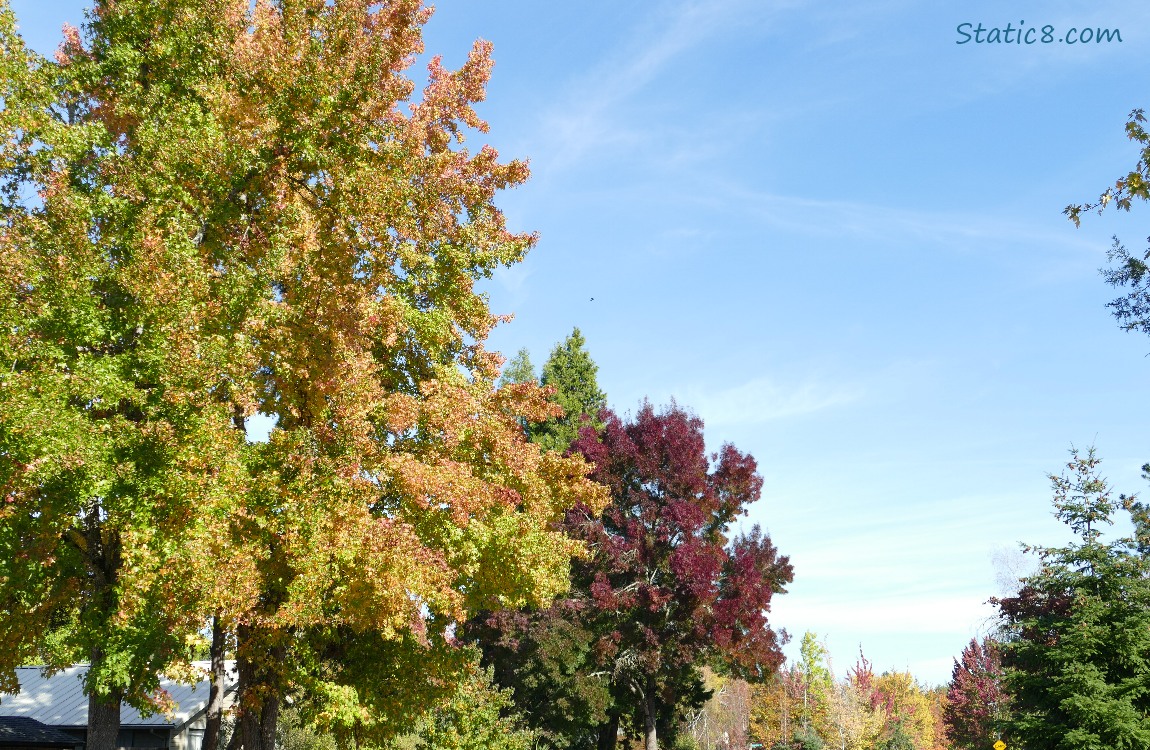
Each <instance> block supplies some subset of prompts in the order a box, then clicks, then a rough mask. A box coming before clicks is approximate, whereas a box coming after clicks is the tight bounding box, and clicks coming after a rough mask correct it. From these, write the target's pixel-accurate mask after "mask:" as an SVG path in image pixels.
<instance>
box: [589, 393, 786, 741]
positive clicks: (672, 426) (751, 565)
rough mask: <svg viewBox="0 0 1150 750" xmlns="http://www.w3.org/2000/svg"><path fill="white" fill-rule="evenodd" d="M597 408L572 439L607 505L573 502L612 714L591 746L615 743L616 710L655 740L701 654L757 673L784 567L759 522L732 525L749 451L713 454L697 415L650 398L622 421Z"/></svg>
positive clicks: (751, 477) (770, 653) (777, 660)
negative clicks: (735, 528) (596, 415)
mask: <svg viewBox="0 0 1150 750" xmlns="http://www.w3.org/2000/svg"><path fill="white" fill-rule="evenodd" d="M600 416H601V419H602V421H603V423H604V426H603V428H602V429H601V430H600V431H598V432H596V431H594V430H591V429H587V428H585V429H584V430H583V432H582V434H581V435H580V437H579V439H578V440H576V441H575V443H574V444H572V446H571V449H572V451H573V452H578V453H581V454H582V455H583V456H584V457H585V458H586V459H588V460H589V461H590V462H592V463H593V464H594V466H595V469H594V473H593V474H592V477H593V478H594V479H595V480H596V481H598V482H600V483H602V484H604V485H606V486H607V487H608V489H609V490H610V492H611V503H610V504H609V505H608V507H607V509H606V510H605V511H604V512H603V513H602V514H596V513H594V512H592V511H591V510H589V509H587V508H585V507H578V506H577V507H576V508H575V509H574V510H572V511H570V512H569V513H568V516H567V529H568V533H569V534H571V535H572V536H574V537H575V538H577V539H580V540H582V541H584V542H586V543H587V545H588V547H589V548H590V549H591V550H593V555H592V556H591V557H590V558H589V559H586V560H583V561H581V562H576V563H575V565H574V569H573V576H572V578H573V580H572V583H573V588H574V589H575V590H576V591H582V592H586V593H585V596H586V598H587V600H588V601H587V604H588V606H587V608H586V611H585V615H584V616H585V617H586V618H587V619H588V621H589V622H590V623H591V624H592V630H593V632H595V633H596V638H595V642H594V645H593V649H592V653H593V655H594V656H593V658H594V659H596V660H597V661H598V663H599V666H600V668H602V669H603V670H604V671H607V672H609V674H610V675H611V678H610V679H611V692H612V695H613V698H614V701H615V709H614V717H613V720H612V721H611V722H609V723H608V724H607V725H606V726H605V727H603V729H602V731H601V733H600V737H601V742H600V747H601V748H603V747H608V748H609V747H613V745H614V736H615V733H616V731H617V727H618V722H619V721H620V720H621V719H622V720H624V721H627V720H634V721H635V722H636V723H638V724H639V726H640V727H641V731H642V733H643V735H644V737H645V739H646V748H647V750H655V749H656V748H657V747H658V745H657V736H658V734H659V733H660V732H659V731H658V730H657V727H659V728H660V729H663V728H668V727H670V726H671V725H672V724H673V719H674V717H675V713H676V711H675V708H676V706H677V705H681V703H682V702H683V701H684V700H690V698H689V697H688V696H698V695H699V693H700V690H701V682H700V681H699V672H698V669H697V667H698V666H699V665H701V664H702V663H704V662H705V661H708V660H712V661H716V662H718V663H721V664H724V665H725V666H726V668H728V669H729V670H731V671H732V672H733V673H735V674H737V675H739V676H744V677H748V678H752V679H761V678H763V677H766V676H768V675H770V674H771V673H773V672H774V671H775V670H776V669H777V668H778V667H779V665H780V664H781V663H782V661H783V656H782V653H781V651H780V649H779V646H780V638H779V637H778V635H777V634H776V633H775V632H774V631H773V630H772V629H771V628H770V626H769V625H768V623H767V612H768V611H769V609H770V602H771V597H772V596H773V595H774V594H777V593H782V592H783V591H784V589H783V586H784V585H785V584H787V583H789V582H790V581H791V580H792V578H793V572H792V568H791V565H790V562H789V561H788V559H787V558H786V557H780V556H779V555H778V552H777V550H776V549H775V547H774V545H773V544H772V543H771V540H770V538H769V537H768V536H766V535H765V534H763V533H762V532H761V531H760V530H759V528H758V527H757V526H756V527H754V528H753V529H752V530H751V531H750V532H749V533H747V534H745V535H739V536H737V537H736V538H734V539H733V540H731V539H729V538H728V536H727V533H728V530H729V527H730V524H731V523H732V522H733V521H734V520H735V519H736V518H737V517H739V516H740V515H745V514H746V509H747V506H748V505H749V504H750V503H752V502H754V501H755V500H758V499H759V495H760V491H761V489H762V478H761V477H760V476H759V475H758V474H757V473H756V464H755V460H754V458H752V457H751V456H749V455H746V454H743V453H740V452H739V451H738V450H736V449H735V448H734V447H733V446H731V445H729V444H728V445H724V446H723V447H722V448H721V449H720V450H719V452H718V453H716V454H713V455H711V456H710V459H709V460H708V456H707V453H706V448H705V445H704V441H703V423H702V421H701V420H700V419H698V418H697V417H694V416H692V415H690V414H688V413H687V412H686V411H684V410H683V409H681V408H679V407H678V406H676V405H672V406H671V407H669V408H667V409H665V410H663V411H660V412H656V411H655V410H654V409H653V408H652V407H651V405H650V404H646V403H645V404H644V405H643V406H642V408H641V409H640V410H639V413H638V414H637V415H636V416H635V418H634V420H633V421H630V422H624V421H623V420H622V419H620V418H619V417H618V416H616V415H615V414H614V413H612V412H610V411H604V412H602V413H601V415H600ZM784 637H785V634H784Z"/></svg>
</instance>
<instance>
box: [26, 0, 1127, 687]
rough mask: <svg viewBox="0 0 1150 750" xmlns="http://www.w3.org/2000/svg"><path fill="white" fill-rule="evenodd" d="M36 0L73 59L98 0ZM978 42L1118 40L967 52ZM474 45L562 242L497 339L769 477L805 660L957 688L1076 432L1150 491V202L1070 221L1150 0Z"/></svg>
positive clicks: (456, 52) (853, 12)
mask: <svg viewBox="0 0 1150 750" xmlns="http://www.w3.org/2000/svg"><path fill="white" fill-rule="evenodd" d="M12 5H13V7H14V9H15V11H16V13H17V17H18V18H19V19H20V21H21V28H22V29H23V31H24V32H25V34H26V36H27V38H28V39H29V40H30V41H31V42H32V44H33V45H34V46H35V47H36V48H37V49H39V50H41V51H42V52H45V53H48V52H50V51H51V50H52V49H53V48H54V47H55V44H56V42H57V40H58V39H59V29H60V25H61V24H62V23H63V22H64V21H72V22H73V23H77V22H78V21H79V20H80V18H81V9H82V8H83V6H84V3H82V2H72V1H58V2H53V3H50V4H49V3H43V2H39V1H37V0H13V2H12ZM962 23H971V24H973V25H975V26H977V25H978V24H979V23H981V24H983V25H984V27H1003V26H1005V25H1006V24H1007V23H1011V24H1012V25H1013V27H1014V28H1018V27H1019V26H1022V27H1023V28H1024V29H1026V28H1035V29H1036V30H1037V33H1036V35H1035V36H1036V37H1038V36H1039V35H1040V34H1041V30H1040V29H1041V27H1042V26H1045V25H1050V26H1052V27H1053V36H1054V38H1055V39H1057V38H1059V37H1063V36H1064V35H1065V33H1066V31H1067V30H1068V29H1069V28H1071V27H1075V28H1084V27H1104V28H1109V29H1117V30H1119V32H1120V33H1121V37H1122V41H1121V43H1118V42H1114V41H1112V42H1110V43H1102V44H1093V43H1092V44H1078V45H1069V44H1065V43H1061V44H1060V43H1058V42H1057V41H1055V42H1053V43H1050V44H1043V43H1041V42H1038V43H1035V44H1032V45H1016V44H1011V45H1006V44H998V45H993V44H976V43H974V42H973V41H972V42H969V43H967V44H962V45H960V44H956V42H957V41H960V40H961V39H962V38H963V37H962V36H961V35H960V34H959V33H958V32H957V27H958V26H959V24H962ZM479 37H482V38H485V39H489V40H491V41H493V42H494V44H495V59H496V67H495V73H494V78H493V80H492V83H491V86H490V89H489V96H488V100H487V101H486V102H485V103H483V104H482V105H481V106H480V112H481V114H482V115H484V116H485V117H486V118H487V119H488V120H489V121H490V123H491V133H490V136H489V138H488V140H489V141H490V142H491V143H492V144H493V145H495V146H496V147H497V148H498V149H499V150H500V152H501V153H502V154H503V155H504V156H506V157H512V156H514V157H526V158H529V159H530V161H531V165H532V172H533V177H532V179H531V181H530V182H529V183H528V184H527V185H525V186H523V187H521V188H519V189H517V190H515V191H513V192H511V193H508V194H507V195H505V196H504V197H503V200H502V205H503V206H504V208H505V210H506V212H507V214H508V216H509V219H510V221H511V223H512V225H513V226H514V227H515V228H518V229H529V230H534V231H538V232H539V233H540V237H541V239H540V242H539V244H538V246H537V247H536V248H535V249H534V250H533V251H532V253H531V254H530V255H529V257H528V258H527V260H526V261H525V262H524V263H522V264H520V265H519V266H516V267H514V268H511V269H508V270H505V271H502V272H500V273H498V274H497V275H496V276H495V277H494V278H493V279H492V280H491V281H490V282H489V283H488V284H487V285H486V289H487V290H488V292H489V294H490V296H491V301H492V305H493V307H494V309H495V310H496V311H497V312H500V313H514V314H515V320H514V321H513V322H511V323H510V324H507V325H505V326H503V327H501V328H500V329H498V330H497V331H496V332H495V333H494V335H493V336H492V339H491V345H492V347H493V348H495V349H497V350H500V351H503V352H504V353H505V354H507V355H509V356H510V355H511V354H513V353H514V352H515V351H516V350H518V349H519V348H521V347H527V348H528V349H529V350H530V352H531V354H532V358H533V359H534V361H535V362H536V364H537V365H539V364H541V363H542V361H543V360H544V359H546V357H547V355H548V352H549V351H550V349H551V347H552V346H554V344H555V343H556V342H557V341H559V340H561V339H562V338H563V337H564V336H566V335H567V334H568V333H570V331H571V329H572V327H573V326H578V327H579V328H580V329H581V330H582V331H583V333H584V335H585V336H586V338H587V341H588V348H589V350H590V352H591V354H592V356H593V357H594V358H595V360H596V362H597V363H598V364H599V368H600V369H599V376H600V385H601V386H602V387H603V389H604V390H605V391H606V392H607V394H608V398H609V400H610V402H611V404H612V406H613V407H614V408H615V409H616V410H617V411H621V412H626V411H633V410H634V409H635V408H636V406H637V405H638V404H639V403H640V401H641V400H642V399H643V398H644V397H646V398H649V399H650V400H651V401H652V402H654V403H657V404H661V403H667V402H668V401H669V400H670V399H672V398H674V399H676V400H678V402H679V403H680V404H682V405H684V406H687V407H689V408H691V409H693V410H694V411H695V412H696V413H698V414H699V415H700V416H701V417H702V418H703V419H704V421H705V422H706V429H707V436H708V440H709V442H710V443H712V444H713V445H714V446H716V447H717V446H718V445H719V444H721V443H723V442H728V441H729V442H733V443H734V444H735V445H736V446H738V447H739V448H740V449H741V450H744V451H748V452H750V453H752V454H753V455H754V456H755V457H756V458H757V459H758V461H759V465H760V471H761V472H762V474H763V476H764V478H765V489H764V497H763V500H762V501H761V503H759V504H758V506H757V507H755V508H754V509H753V510H752V511H751V514H750V516H749V518H747V519H746V523H747V524H750V523H759V524H762V525H763V526H764V527H765V528H766V529H767V530H768V531H769V532H770V534H771V537H772V539H773V540H774V541H775V543H776V545H777V546H778V547H779V548H780V550H781V551H782V552H784V553H786V554H789V555H790V556H791V559H792V561H793V563H794V565H795V575H796V578H795V582H794V584H793V585H792V586H791V587H790V590H789V593H788V594H786V595H785V596H783V597H780V598H779V599H778V600H777V603H776V605H775V606H774V608H773V613H772V621H773V623H774V624H775V625H776V626H778V627H785V628H786V629H787V630H788V631H790V632H791V633H792V634H793V635H794V636H795V642H794V643H793V644H792V645H791V646H789V647H788V652H794V653H796V654H797V641H798V636H800V635H801V634H802V633H803V631H805V630H812V631H815V632H816V633H818V634H819V635H820V636H821V637H822V638H824V640H825V641H826V643H827V645H828V646H829V647H830V649H831V652H832V655H833V656H834V657H835V666H836V669H837V670H838V671H839V672H840V674H841V673H842V672H843V671H844V670H845V669H846V668H847V667H848V666H849V665H850V664H851V663H853V661H854V657H855V655H856V654H857V651H858V647H859V645H860V644H861V646H862V648H863V650H864V651H865V653H866V655H867V657H868V658H869V659H871V661H873V662H874V663H875V666H876V668H879V669H890V668H896V669H907V668H909V669H910V670H911V671H912V672H914V673H915V674H916V675H917V676H918V677H919V678H920V679H921V680H923V681H925V682H928V683H942V682H945V681H947V680H948V679H949V674H950V667H951V663H952V662H951V660H952V659H953V657H954V656H955V655H957V654H958V653H959V651H961V649H962V647H963V646H964V644H965V643H966V642H967V640H969V638H970V637H971V636H972V635H976V634H978V633H981V632H983V631H985V629H986V617H987V615H988V614H989V613H990V610H989V608H987V607H986V606H984V604H983V602H984V601H985V600H986V599H987V598H988V597H989V596H992V595H994V594H995V593H998V591H999V585H998V584H997V583H996V580H995V566H994V564H993V563H992V558H993V557H994V556H995V555H996V554H997V555H1000V556H1002V555H1005V556H1006V557H1007V558H1009V557H1010V556H1011V555H1010V551H1011V550H1014V549H1015V548H1016V547H1017V542H1019V541H1027V542H1032V543H1059V542H1061V541H1063V540H1064V539H1065V534H1064V533H1063V532H1062V530H1061V527H1060V526H1059V524H1058V523H1057V522H1056V521H1055V520H1054V519H1053V518H1052V517H1051V514H1050V494H1051V493H1050V489H1049V480H1048V479H1047V478H1046V474H1047V473H1048V472H1051V471H1058V470H1059V467H1060V466H1061V464H1062V463H1063V461H1064V460H1065V459H1066V457H1067V450H1068V448H1069V447H1070V446H1071V445H1072V444H1073V445H1077V446H1080V447H1086V446H1088V445H1090V444H1092V443H1093V444H1094V445H1096V446H1097V448H1098V451H1099V453H1100V454H1101V455H1102V457H1103V458H1104V463H1103V468H1104V470H1105V473H1106V474H1107V475H1108V476H1109V477H1110V478H1111V479H1112V481H1113V483H1114V484H1115V485H1116V487H1117V488H1118V489H1120V490H1122V491H1126V492H1130V491H1140V490H1142V488H1143V485H1144V482H1143V481H1142V480H1141V479H1140V478H1139V467H1140V466H1141V464H1142V463H1143V462H1145V461H1150V445H1148V442H1147V439H1146V432H1145V427H1144V426H1145V424H1146V423H1147V417H1148V416H1150V414H1148V411H1150V407H1148V406H1147V403H1146V400H1145V399H1142V398H1139V395H1140V391H1141V388H1143V387H1144V386H1145V384H1146V382H1147V377H1148V375H1150V359H1148V358H1147V357H1146V355H1147V353H1148V352H1150V339H1147V338H1145V337H1143V336H1139V335H1135V334H1125V333H1123V332H1122V331H1120V330H1118V328H1117V327H1116V325H1115V323H1114V321H1113V319H1112V318H1110V317H1109V315H1108V312H1107V310H1106V309H1105V307H1104V306H1105V303H1106V302H1107V301H1108V300H1109V299H1111V298H1112V297H1113V296H1114V292H1113V290H1111V289H1110V288H1108V287H1106V286H1105V284H1104V283H1103V282H1102V280H1101V278H1100V277H1099V275H1098V268H1099V267H1100V266H1102V265H1104V263H1105V251H1106V249H1107V248H1108V247H1109V245H1110V239H1109V238H1110V236H1111V235H1112V234H1118V235H1119V236H1120V237H1122V238H1123V239H1124V240H1125V241H1126V242H1127V244H1128V245H1129V246H1130V247H1131V248H1132V249H1140V248H1142V239H1141V238H1142V237H1145V236H1146V235H1147V234H1150V230H1148V229H1147V227H1148V226H1150V206H1145V205H1142V206H1135V209H1134V211H1133V212H1131V213H1129V214H1118V213H1108V214H1107V215H1104V216H1097V215H1095V214H1090V215H1089V216H1087V217H1086V218H1085V219H1084V222H1083V226H1082V228H1081V229H1077V230H1076V229H1075V228H1074V226H1073V225H1072V224H1071V223H1070V222H1069V221H1067V220H1066V219H1065V217H1063V216H1062V215H1061V210H1062V208H1063V207H1064V206H1066V205H1067V204H1068V203H1071V202H1081V201H1085V200H1088V199H1091V198H1094V197H1096V196H1097V195H1098V194H1099V193H1100V192H1101V191H1102V190H1103V189H1105V187H1107V186H1108V185H1110V184H1112V182H1113V181H1114V179H1115V178H1116V177H1117V176H1118V175H1120V174H1122V173H1123V172H1124V170H1127V169H1129V168H1130V167H1131V166H1132V165H1133V164H1134V162H1135V160H1136V158H1137V156H1136V149H1135V148H1134V146H1133V144H1131V143H1130V142H1128V141H1127V140H1126V139H1125V136H1124V132H1123V124H1124V123H1125V119H1126V115H1127V113H1128V112H1129V111H1130V110H1132V109H1134V108H1135V107H1150V96H1147V92H1146V89H1145V84H1146V82H1147V80H1148V74H1150V54H1148V53H1150V5H1146V4H1144V3H1136V2H1130V1H1129V0H1127V1H1126V2H1106V1H1104V0H1103V1H1099V2H1092V3H1085V2H1076V3H1070V2H1060V1H1058V0H1047V1H1045V2H1041V3H1039V2H1005V3H1004V2H963V3H957V2H947V3H925V2H900V1H899V0H875V1H866V0H863V1H860V2H851V3H848V2H826V1H824V2H802V1H801V0H791V1H789V2H788V1H781V0H780V1H779V2H769V3H768V2H764V1H763V0H757V1H750V0H748V1H745V2H743V1H740V0H699V1H697V2H677V1H674V0H658V1H655V0H652V1H651V2H645V3H617V2H607V1H605V0H587V1H585V2H581V3H540V2H537V0H498V1H497V2H486V3H474V2H469V3H462V2H455V3H447V2H444V3H442V4H441V7H439V9H438V10H437V12H436V14H435V16H434V17H433V18H432V20H431V22H430V23H429V25H428V27H427V33H426V40H427V47H428V52H429V53H440V54H442V55H443V56H444V59H445V61H446V63H447V64H448V65H452V66H457V65H459V64H460V63H461V62H462V61H463V60H464V59H465V56H466V53H467V51H468V49H469V48H470V45H471V42H472V41H473V40H474V39H476V38H479ZM469 145H472V146H473V147H477V145H476V144H469ZM592 298H594V301H592Z"/></svg>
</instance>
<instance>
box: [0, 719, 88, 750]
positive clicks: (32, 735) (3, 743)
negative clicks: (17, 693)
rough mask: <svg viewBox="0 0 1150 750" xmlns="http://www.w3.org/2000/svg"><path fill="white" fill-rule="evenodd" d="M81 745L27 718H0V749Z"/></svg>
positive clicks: (72, 746)
mask: <svg viewBox="0 0 1150 750" xmlns="http://www.w3.org/2000/svg"><path fill="white" fill-rule="evenodd" d="M82 744H83V743H82V742H80V741H79V740H77V739H76V738H75V737H73V736H71V735H68V734H64V733H63V732H61V731H59V730H58V729H53V728H52V727H50V726H47V725H45V724H42V723H41V722H38V721H36V720H35V719H30V718H28V717H27V716H0V747H13V746H20V747H29V746H32V747H44V748H51V747H68V748H74V747H76V746H78V745H82Z"/></svg>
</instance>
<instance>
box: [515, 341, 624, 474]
mask: <svg viewBox="0 0 1150 750" xmlns="http://www.w3.org/2000/svg"><path fill="white" fill-rule="evenodd" d="M586 343H587V342H586V341H585V340H584V338H583V334H582V333H580V332H579V329H578V328H575V329H574V330H572V331H571V335H570V336H568V337H567V338H566V339H565V340H564V341H563V343H562V344H557V345H556V346H555V348H554V349H553V350H552V351H551V356H550V357H548V359H547V361H546V362H545V363H544V364H543V377H542V378H541V381H540V382H541V383H542V385H544V386H545V387H550V388H554V389H555V393H554V395H553V396H552V397H551V398H552V400H553V401H554V402H555V403H556V404H558V405H559V406H560V408H562V409H563V415H562V416H559V417H552V418H551V419H548V420H547V421H545V422H540V423H538V424H535V425H533V426H532V427H531V428H530V429H531V439H532V441H534V442H536V443H539V445H541V446H543V447H544V448H547V449H550V450H555V451H565V450H567V448H568V446H570V445H571V443H572V442H574V441H575V439H576V438H577V437H579V429H580V428H581V427H583V425H584V424H587V425H590V426H591V427H593V428H595V429H598V428H599V427H601V426H602V423H601V422H600V421H599V412H600V410H602V409H605V408H606V407H607V397H606V396H605V395H603V391H601V390H599V383H598V380H597V378H596V373H598V371H599V367H598V366H597V365H596V364H595V362H594V361H593V360H592V359H591V355H590V354H588V353H587V350H586V349H585V348H584V345H585V344H586Z"/></svg>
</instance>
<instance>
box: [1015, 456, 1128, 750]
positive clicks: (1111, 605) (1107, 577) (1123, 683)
mask: <svg viewBox="0 0 1150 750" xmlns="http://www.w3.org/2000/svg"><path fill="white" fill-rule="evenodd" d="M1098 463H1099V459H1098V458H1097V457H1096V456H1095V454H1094V451H1093V450H1090V451H1088V452H1087V454H1086V455H1081V454H1079V453H1078V452H1073V455H1072V458H1071V460H1070V461H1069V462H1068V463H1067V465H1066V470H1065V471H1064V473H1063V474H1061V475H1059V476H1051V482H1052V484H1053V488H1054V506H1055V509H1056V515H1057V516H1058V518H1059V519H1060V520H1062V521H1063V523H1065V524H1066V525H1067V526H1069V527H1070V529H1071V531H1073V532H1074V534H1075V535H1076V536H1077V537H1078V541H1077V542H1076V543H1073V544H1070V545H1068V546H1065V547H1039V548H1036V549H1035V550H1034V551H1035V552H1036V553H1037V555H1038V557H1039V559H1040V560H1041V562H1042V568H1041V570H1039V571H1038V572H1037V573H1035V574H1033V575H1031V576H1028V577H1027V578H1025V579H1023V582H1022V583H1023V586H1022V588H1021V590H1020V591H1019V593H1018V595H1017V596H1012V597H1007V598H1004V599H1002V600H999V601H998V602H997V603H998V607H999V612H1000V617H1001V624H1002V629H1003V640H1002V646H1001V649H1002V663H1003V667H1004V669H1005V687H1006V692H1008V693H1009V694H1010V696H1011V702H1010V705H1011V709H1010V712H1009V715H1008V716H1007V720H1006V721H1005V724H1004V728H1005V734H1006V739H1007V742H1008V743H1009V742H1010V741H1011V740H1012V739H1013V740H1014V742H1015V743H1017V744H1021V745H1023V746H1025V747H1027V748H1030V749H1031V750H1043V749H1044V748H1051V749H1053V748H1065V747H1075V748H1084V749H1085V750H1101V749H1102V748H1114V747H1146V746H1148V745H1150V695H1148V693H1147V691H1146V689H1145V686H1146V684H1147V682H1148V681H1150V560H1148V559H1147V557H1146V556H1145V554H1144V551H1145V549H1146V546H1145V545H1146V542H1147V541H1148V540H1147V539H1146V537H1145V534H1146V527H1145V525H1144V524H1142V523H1140V522H1139V518H1140V517H1141V516H1142V514H1143V513H1144V510H1145V509H1144V508H1142V507H1141V506H1140V505H1137V504H1136V503H1135V502H1134V500H1133V499H1132V498H1122V499H1121V500H1122V501H1121V505H1123V506H1125V507H1126V508H1127V510H1130V511H1132V513H1133V514H1134V516H1135V536H1134V537H1120V538H1118V539H1115V540H1113V541H1109V542H1108V541H1105V540H1104V539H1103V537H1102V529H1103V527H1104V526H1107V525H1110V524H1112V523H1113V515H1114V513H1115V512H1116V511H1117V510H1118V507H1119V505H1120V501H1119V500H1117V499H1115V498H1114V497H1113V496H1112V495H1111V492H1110V489H1109V487H1108V486H1107V483H1106V481H1105V480H1104V479H1103V478H1102V477H1101V476H1100V475H1099V474H1098V468H1097V467H1098Z"/></svg>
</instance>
